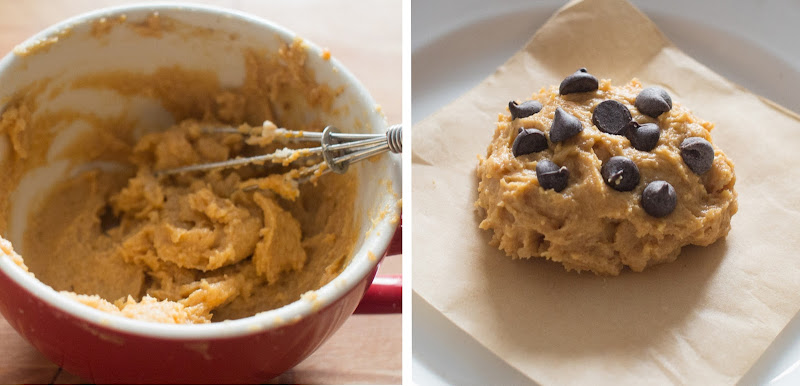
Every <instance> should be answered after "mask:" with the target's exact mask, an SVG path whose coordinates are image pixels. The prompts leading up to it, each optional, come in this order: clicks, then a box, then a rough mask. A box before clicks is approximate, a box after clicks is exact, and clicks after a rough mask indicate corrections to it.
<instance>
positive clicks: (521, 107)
mask: <svg viewBox="0 0 800 386" xmlns="http://www.w3.org/2000/svg"><path fill="white" fill-rule="evenodd" d="M541 110H542V104H541V103H539V101H525V102H522V103H520V104H517V101H511V102H508V111H510V112H511V119H517V118H525V117H529V116H531V115H533V114H536V113H538V112H539V111H541Z"/></svg>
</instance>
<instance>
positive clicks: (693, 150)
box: [681, 137, 714, 174]
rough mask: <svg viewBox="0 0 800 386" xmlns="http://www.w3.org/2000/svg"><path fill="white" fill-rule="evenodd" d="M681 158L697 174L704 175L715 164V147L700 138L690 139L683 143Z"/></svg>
mask: <svg viewBox="0 0 800 386" xmlns="http://www.w3.org/2000/svg"><path fill="white" fill-rule="evenodd" d="M681 158H683V162H685V163H686V166H688V167H689V169H691V170H692V171H693V172H694V173H695V174H703V173H705V172H707V171H708V170H709V169H711V164H713V163H714V147H713V146H711V142H708V141H706V140H705V139H704V138H700V137H689V138H686V139H684V140H683V142H681Z"/></svg>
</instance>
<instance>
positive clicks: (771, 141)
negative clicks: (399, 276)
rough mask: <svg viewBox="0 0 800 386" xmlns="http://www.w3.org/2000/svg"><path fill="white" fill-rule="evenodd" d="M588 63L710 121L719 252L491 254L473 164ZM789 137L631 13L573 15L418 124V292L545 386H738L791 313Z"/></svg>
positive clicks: (797, 184) (790, 124)
mask: <svg viewBox="0 0 800 386" xmlns="http://www.w3.org/2000/svg"><path fill="white" fill-rule="evenodd" d="M498 28H502V26H498ZM583 66H585V67H588V69H589V71H590V72H591V73H592V74H594V75H595V76H597V77H599V78H611V79H613V84H615V85H621V84H624V83H626V82H628V81H629V80H630V78H632V77H638V78H639V79H640V80H641V81H642V82H643V84H644V85H645V86H650V85H659V86H661V87H664V88H665V89H667V90H668V91H669V92H670V94H671V95H672V98H673V100H674V101H676V102H678V103H681V104H683V105H684V106H687V107H689V108H690V109H692V110H693V111H694V112H695V113H696V114H697V115H698V116H699V117H701V118H703V119H706V120H710V121H712V122H715V123H716V128H715V129H714V130H713V131H712V137H713V140H714V142H715V143H716V144H718V146H719V147H720V148H722V149H723V150H724V151H725V152H726V154H728V155H729V157H730V158H731V159H732V160H733V161H734V162H735V165H736V168H735V171H736V175H737V182H736V189H737V191H738V193H739V212H738V214H736V215H735V216H734V217H733V221H732V229H731V231H730V233H729V235H728V237H727V239H725V240H722V241H718V242H717V243H715V244H713V245H711V246H709V247H705V248H703V247H695V246H691V247H686V248H684V249H683V251H682V253H681V255H680V256H679V258H678V260H677V261H675V262H673V263H669V264H664V265H660V266H656V267H652V268H648V269H647V270H646V271H645V272H643V273H633V272H630V271H624V272H623V273H622V274H621V275H620V276H618V277H599V276H595V275H593V274H591V273H583V274H577V273H574V272H566V271H565V270H564V269H563V268H562V267H561V265H560V264H557V263H553V262H549V261H544V260H543V259H537V260H512V259H510V258H508V257H506V256H505V255H504V254H503V253H502V252H500V251H498V250H497V249H496V248H494V247H491V246H489V239H490V234H489V232H486V231H482V230H480V229H478V223H479V222H480V220H481V218H480V215H479V214H478V212H477V210H476V209H475V208H474V206H473V203H474V202H475V200H476V198H477V191H476V189H477V177H476V174H475V167H476V165H477V158H476V156H477V155H478V154H485V152H486V147H487V145H488V144H489V141H490V139H491V136H492V133H493V131H494V128H495V122H496V120H497V114H498V113H499V112H504V111H505V107H506V105H507V103H508V101H509V100H511V99H527V98H529V97H530V96H531V95H532V94H533V93H534V92H536V91H538V90H539V88H541V87H543V86H549V85H557V84H559V82H560V81H561V80H562V79H563V78H564V77H565V76H567V75H569V74H571V73H572V72H574V71H575V70H576V69H578V68H580V67H583ZM753 70H754V71H757V70H758V69H753ZM776 76H777V75H776ZM798 134H800V117H798V116H797V115H796V114H793V113H791V112H789V111H788V110H785V109H783V108H781V107H779V106H777V105H775V104H774V103H771V102H770V101H768V100H765V99H763V98H761V97H759V96H756V95H753V94H751V93H749V92H747V90H744V89H742V88H741V87H739V86H737V85H735V84H733V83H731V82H730V81H728V80H726V79H724V78H722V77H721V76H719V75H717V74H715V73H714V72H713V71H711V70H709V69H708V68H706V67H704V66H703V65H701V64H700V63H698V62H696V61H694V60H693V59H692V58H690V57H688V56H687V55H685V54H684V53H682V52H681V51H680V50H678V49H677V48H675V47H674V46H673V45H672V44H671V43H670V42H669V41H668V40H667V39H666V38H665V37H664V35H663V34H662V33H661V32H660V31H659V30H658V29H657V27H656V26H655V25H654V24H653V23H652V22H651V21H650V20H649V19H648V18H647V17H646V16H645V15H643V14H642V13H640V12H639V11H638V10H637V9H635V8H634V7H633V6H632V5H630V4H629V3H627V2H626V1H624V0H592V1H589V0H587V1H576V2H572V3H570V4H568V5H566V6H565V7H564V8H562V9H561V10H560V11H558V12H557V13H556V14H555V15H554V16H553V17H552V18H551V19H550V20H549V21H548V22H547V23H546V24H545V25H544V26H543V27H542V28H541V29H540V30H539V31H538V32H537V33H536V34H535V35H534V37H533V38H532V40H531V41H530V42H529V43H528V44H527V45H526V46H525V47H524V49H522V50H521V51H519V52H518V53H516V54H515V55H514V56H513V57H512V58H511V59H509V61H508V62H507V63H506V64H504V65H503V66H501V67H500V68H498V69H497V71H496V72H495V73H494V74H493V75H491V76H490V77H489V78H487V79H486V80H484V81H483V82H482V83H481V84H480V85H478V86H477V87H476V88H474V89H473V90H471V91H470V92H468V93H467V94H465V95H463V96H462V97H460V98H459V99H458V100H456V101H455V102H453V103H452V104H450V105H448V106H446V107H444V108H443V109H441V110H440V111H439V112H437V113H435V114H434V115H432V116H431V117H429V118H428V119H426V120H424V121H422V122H420V123H419V124H418V125H416V126H414V128H413V151H412V176H413V191H412V193H413V214H412V221H413V250H412V253H413V256H414V264H413V288H414V290H415V291H416V292H417V293H418V294H419V295H421V297H422V298H424V299H425V300H426V301H427V302H429V303H430V304H431V305H432V306H434V307H435V308H436V309H438V310H439V311H441V312H442V313H443V314H444V315H445V316H446V317H448V318H449V319H450V320H452V321H453V322H454V323H455V324H456V325H458V326H459V327H461V328H462V329H464V330H465V331H466V332H467V333H468V334H470V335H471V336H473V337H474V338H475V339H476V340H477V341H478V342H480V343H481V344H483V345H485V346H486V347H487V348H488V349H489V350H491V351H492V352H494V353H496V354H497V355H498V356H499V357H500V358H501V359H503V360H505V361H507V362H508V363H509V364H510V365H512V366H513V367H515V368H517V369H519V370H520V371H521V372H522V373H524V374H526V375H527V376H529V377H530V378H532V379H533V380H535V381H537V382H540V383H543V384H643V382H646V383H647V384H664V383H681V384H685V383H690V384H720V383H722V384H732V383H734V382H736V381H737V380H738V379H739V378H740V377H741V376H742V375H743V374H744V373H745V372H746V371H747V370H748V368H749V367H750V366H751V365H752V364H753V363H754V362H755V361H756V359H757V358H758V357H759V356H760V355H761V353H762V352H763V351H764V350H765V349H766V347H767V346H768V345H769V343H770V342H771V341H772V340H773V339H774V338H775V336H776V335H777V334H778V332H779V331H780V330H781V329H782V328H783V327H784V326H785V325H786V323H787V322H788V321H789V319H790V318H791V317H792V316H793V315H795V313H797V311H798V307H800V256H799V255H800V239H799V238H798V231H797V229H798V224H800V168H798V163H799V161H800V149H798V145H800V140H799V139H798Z"/></svg>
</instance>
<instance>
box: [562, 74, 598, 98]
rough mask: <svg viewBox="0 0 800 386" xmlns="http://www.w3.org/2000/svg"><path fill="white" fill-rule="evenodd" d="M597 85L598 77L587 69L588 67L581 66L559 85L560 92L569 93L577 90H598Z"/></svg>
mask: <svg viewBox="0 0 800 386" xmlns="http://www.w3.org/2000/svg"><path fill="white" fill-rule="evenodd" d="M597 85H598V83H597V78H595V77H594V76H592V74H590V73H589V72H588V71H586V68H581V69H580V70H578V71H575V73H574V74H572V75H570V76H568V77H566V78H564V80H562V81H561V85H560V86H559V87H558V93H559V94H561V95H567V94H572V93H576V92H587V91H594V90H597Z"/></svg>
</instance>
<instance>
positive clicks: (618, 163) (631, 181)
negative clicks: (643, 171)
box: [600, 156, 639, 192]
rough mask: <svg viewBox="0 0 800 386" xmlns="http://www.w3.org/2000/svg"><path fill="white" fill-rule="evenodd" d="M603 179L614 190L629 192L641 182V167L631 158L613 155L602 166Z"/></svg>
mask: <svg viewBox="0 0 800 386" xmlns="http://www.w3.org/2000/svg"><path fill="white" fill-rule="evenodd" d="M600 174H601V175H602V176H603V181H605V182H606V184H607V185H608V186H610V187H612V188H614V190H618V191H620V192H627V191H630V190H633V188H635V187H636V185H638V184H639V168H638V167H636V164H635V163H633V161H631V160H630V159H629V158H625V157H622V156H616V157H611V158H610V159H609V160H608V161H606V163H604V164H603V167H602V168H600Z"/></svg>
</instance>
